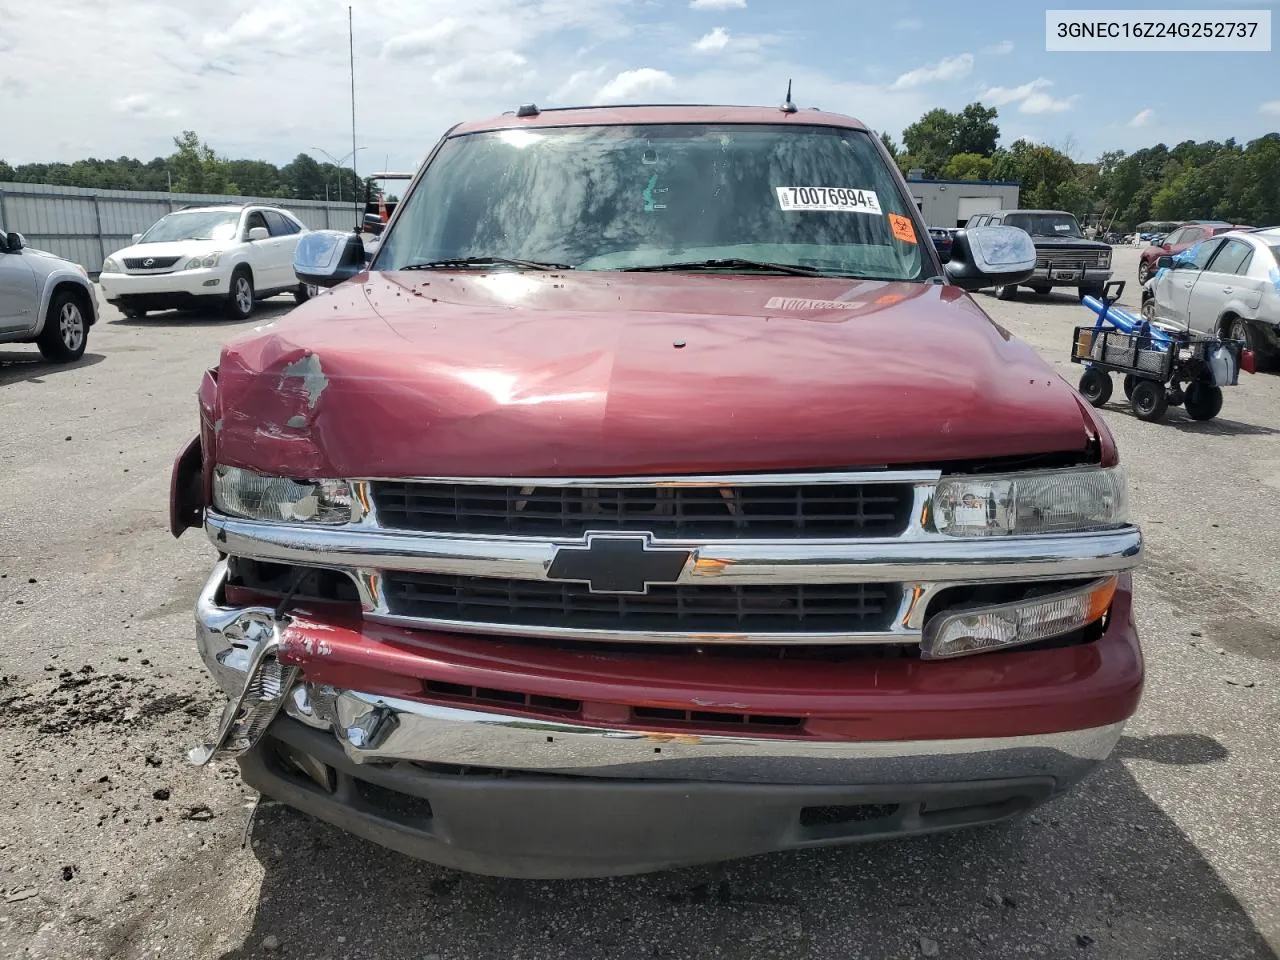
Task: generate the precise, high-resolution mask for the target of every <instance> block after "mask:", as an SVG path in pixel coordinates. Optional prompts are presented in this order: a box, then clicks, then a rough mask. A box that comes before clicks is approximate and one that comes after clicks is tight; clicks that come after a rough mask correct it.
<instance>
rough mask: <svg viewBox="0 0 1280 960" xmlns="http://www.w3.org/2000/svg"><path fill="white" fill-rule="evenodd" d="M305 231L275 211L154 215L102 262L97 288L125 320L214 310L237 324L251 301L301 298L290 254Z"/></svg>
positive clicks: (235, 208) (245, 207) (233, 208)
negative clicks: (290, 296) (128, 242)
mask: <svg viewBox="0 0 1280 960" xmlns="http://www.w3.org/2000/svg"><path fill="white" fill-rule="evenodd" d="M306 233H307V228H306V227H305V226H303V224H302V221H300V220H299V219H298V218H297V217H295V216H294V215H293V214H292V213H290V212H289V211H288V210H284V209H281V208H280V207H274V206H270V205H266V204H258V203H248V204H229V205H226V206H200V207H189V208H185V209H182V210H177V211H175V212H173V213H170V214H168V215H167V216H164V217H161V218H160V219H159V220H157V221H156V222H155V223H154V224H152V225H151V227H150V229H148V230H147V232H146V233H142V234H138V235H136V236H135V237H134V239H133V244H132V245H131V246H128V247H125V248H124V249H123V250H117V251H116V252H115V253H113V254H111V256H109V257H107V259H106V260H105V261H103V264H102V272H101V273H100V274H99V275H98V285H99V286H100V287H101V288H102V294H103V296H104V297H105V298H106V300H107V302H108V303H110V304H111V305H112V306H114V307H116V308H117V309H119V310H120V312H121V313H123V314H124V315H125V316H126V317H131V318H138V317H143V316H146V314H147V311H148V310H173V309H202V308H210V307H220V308H222V309H224V310H225V311H226V312H227V314H228V315H230V316H231V317H232V318H233V319H237V320H243V319H246V318H247V317H249V316H250V315H251V314H252V313H253V307H254V303H255V302H256V301H258V300H263V299H266V298H267V297H272V296H275V295H276V294H279V293H292V294H293V296H294V299H295V300H296V301H297V302H298V303H303V302H305V301H306V299H307V298H308V296H309V295H310V294H309V291H308V290H307V288H306V285H305V284H301V283H299V282H298V278H297V277H295V276H294V274H293V252H294V250H295V249H296V248H297V246H298V241H299V240H300V239H301V238H302V237H303V236H304V235H305V234H306Z"/></svg>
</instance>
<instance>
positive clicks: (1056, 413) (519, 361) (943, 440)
mask: <svg viewBox="0 0 1280 960" xmlns="http://www.w3.org/2000/svg"><path fill="white" fill-rule="evenodd" d="M214 407H215V408H214V409H209V410H206V416H207V417H208V418H209V420H210V423H211V426H212V427H213V431H212V432H213V435H214V437H215V438H216V439H215V442H216V444H217V454H216V455H217V459H218V460H219V461H220V462H222V463H229V464H234V465H239V466H245V467H250V468H255V469H258V470H261V471H264V472H271V473H281V474H286V475H292V476H307V477H322V476H324V477H404V476H422V477H427V476H492V477H510V476H526V477H536V476H544V477H550V476H567V475H581V476H609V475H623V474H652V473H674V474H689V473H716V472H728V471H766V470H792V469H806V468H807V469H813V468H840V467H862V466H878V465H893V464H899V465H906V464H928V463H936V462H940V461H947V460H961V459H966V460H967V459H975V458H994V457H1004V456H1015V455H1029V454H1037V453H1056V452H1062V451H1074V450H1083V449H1084V448H1085V447H1086V444H1087V433H1086V425H1085V419H1084V416H1083V414H1082V411H1081V408H1080V406H1079V403H1078V401H1077V399H1076V397H1075V393H1074V391H1073V390H1072V389H1071V387H1070V386H1068V385H1067V384H1066V383H1065V382H1064V381H1063V380H1062V379H1061V378H1060V377H1058V376H1057V375H1056V374H1054V373H1053V372H1052V371H1051V370H1050V369H1049V368H1048V366H1047V365H1046V364H1045V363H1044V362H1043V361H1041V360H1040V358H1039V357H1038V356H1037V355H1036V354H1035V353H1034V351H1032V350H1031V349H1030V348H1029V347H1027V346H1026V345H1025V344H1023V343H1021V342H1020V341H1018V340H1015V339H1012V338H1011V337H1010V335H1009V334H1008V333H1007V332H1005V331H1004V330H1002V329H1001V328H999V327H997V326H996V325H995V324H994V323H992V322H991V320H990V319H989V318H988V317H987V316H986V315H985V314H984V313H983V312H982V311H981V310H980V309H978V307H977V306H976V305H975V304H974V303H973V301H972V300H971V299H970V298H969V297H968V296H967V295H965V294H964V293H963V292H961V291H960V290H958V289H956V288H954V287H948V286H943V285H938V284H907V283H883V282H873V281H853V280H847V279H825V278H823V279H810V278H806V277H775V276H767V277H766V276H734V275H695V276H690V275H678V274H619V273H583V274H574V273H571V272H565V273H563V274H553V273H536V272H520V273H516V272H499V273H488V274H479V273H474V272H459V273H440V272H430V273H425V272H405V273H397V274H371V275H369V276H368V277H366V278H362V280H361V279H360V278H358V279H357V280H356V281H351V282H349V283H346V284H343V285H342V286H340V287H337V288H335V289H334V290H333V291H330V292H327V293H325V294H324V295H322V296H319V297H316V298H314V299H312V300H311V301H310V302H309V303H307V304H305V305H304V306H301V307H299V308H298V309H296V310H294V311H293V312H291V313H290V314H289V315H288V316H286V317H285V318H283V319H281V320H280V321H278V322H276V323H273V324H269V325H267V326H265V327H260V328H258V329H256V330H255V331H253V332H252V333H250V334H248V335H246V336H242V337H240V338H239V339H237V340H234V341H232V342H230V343H229V344H227V345H226V346H225V347H224V349H223V354H222V361H221V364H220V368H219V373H218V389H217V394H216V400H215V403H214Z"/></svg>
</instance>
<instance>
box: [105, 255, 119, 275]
mask: <svg viewBox="0 0 1280 960" xmlns="http://www.w3.org/2000/svg"><path fill="white" fill-rule="evenodd" d="M102 272H103V273H123V272H124V271H123V270H121V269H120V263H119V261H118V260H116V258H115V257H107V259H105V260H103V261H102Z"/></svg>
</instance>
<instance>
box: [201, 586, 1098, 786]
mask: <svg viewBox="0 0 1280 960" xmlns="http://www.w3.org/2000/svg"><path fill="white" fill-rule="evenodd" d="M225 577H226V565H225V563H219V564H218V566H217V568H216V569H215V571H214V573H213V576H212V577H210V579H209V581H208V583H207V584H206V586H205V589H204V590H203V592H202V593H201V595H200V599H199V601H198V604H197V611H196V632H197V641H198V644H199V648H200V654H201V656H202V657H203V659H204V662H205V664H206V665H207V666H208V667H209V670H210V672H211V673H212V674H213V676H214V678H215V679H216V680H217V682H218V684H219V686H221V687H222V689H223V691H224V692H225V693H226V694H227V695H228V697H230V698H231V699H232V701H233V702H236V701H239V700H241V699H243V698H244V695H245V691H246V690H247V689H252V690H253V691H255V693H254V696H253V697H251V698H249V699H250V706H251V707H254V708H255V709H258V710H259V711H260V713H259V715H258V716H256V717H252V716H251V717H248V718H246V719H244V720H242V722H240V723H239V726H238V727H237V730H238V731H239V736H238V738H237V737H236V736H233V735H231V734H228V733H226V732H225V731H224V732H222V733H220V734H219V735H218V736H217V737H215V742H213V743H212V744H210V747H209V754H208V756H205V757H204V759H205V760H207V759H208V758H209V756H224V757H233V756H238V755H241V754H243V753H244V752H245V751H246V750H248V749H250V748H251V747H252V746H253V742H254V741H255V740H256V738H257V737H258V736H260V735H261V734H262V732H263V731H264V730H265V728H266V723H268V722H270V720H271V718H273V717H274V716H275V714H276V712H277V710H279V709H280V708H281V707H283V713H284V714H286V715H287V716H289V717H292V718H293V719H295V720H297V721H299V722H301V723H303V724H305V725H307V726H309V727H312V728H315V729H318V730H321V731H331V732H332V733H333V735H334V737H335V738H336V740H337V742H338V744H339V745H340V746H341V748H342V750H343V752H344V753H345V754H346V756H347V758H348V759H349V760H350V761H352V762H354V763H356V764H365V765H379V764H394V763H398V762H401V761H409V762H414V763H432V764H446V765H450V766H458V767H480V768H489V769H502V770H518V771H524V772H536V773H545V774H572V775H577V776H586V777H602V778H631V779H662V780H696V781H707V782H737V783H790V784H922V783H940V782H952V781H969V780H978V779H999V778H1010V777H1046V776H1047V777H1052V778H1053V779H1054V781H1055V782H1056V784H1057V789H1058V790H1061V789H1063V788H1065V787H1066V786H1067V785H1069V784H1071V783H1072V782H1074V781H1076V780H1078V779H1080V778H1081V777H1082V776H1084V775H1085V774H1087V773H1088V772H1089V771H1090V770H1091V769H1092V768H1093V767H1094V766H1096V765H1097V764H1098V763H1099V762H1100V761H1101V760H1103V759H1104V758H1105V757H1106V756H1107V755H1108V754H1109V753H1110V752H1111V750H1112V749H1113V747H1114V746H1115V744H1116V742H1117V741H1118V740H1119V738H1120V734H1121V731H1122V729H1123V727H1124V724H1123V723H1111V724H1107V725H1105V726H1099V727H1092V728H1087V729H1082V730H1071V731H1065V732H1057V733H1047V734H1040V735H1034V736H1016V737H988V738H973V739H955V740H903V741H847V740H846V741H832V740H815V739H805V738H790V739H788V738H782V737H777V738H769V737H750V736H742V737H739V736H705V735H703V736H694V735H687V734H680V733H673V732H671V731H662V732H659V731H643V730H632V729H627V730H617V729H610V728H608V727H602V726H592V725H587V724H576V723H565V722H559V721H554V720H548V719H539V718H529V717H520V716H509V715H505V714H498V713H491V712H487V711H482V710H471V709H460V708H455V707H446V706H439V705H432V704H425V703H419V702H416V701H410V700H404V699H397V698H391V697H381V696H376V695H372V694H368V693H363V692H361V691H358V690H340V689H336V688H334V687H330V686H326V685H320V684H314V683H310V682H307V681H306V680H305V678H302V679H298V680H297V682H294V681H295V678H294V676H293V675H292V674H289V676H288V679H287V681H286V685H285V687H284V688H280V686H279V684H278V683H275V684H274V685H273V683H265V684H264V683H263V679H262V676H261V673H262V671H264V670H271V669H275V670H276V671H277V673H278V674H280V675H283V673H281V672H280V671H279V667H278V664H276V661H275V660H274V655H273V652H272V651H273V650H274V648H275V646H276V645H277V644H278V642H279V638H280V635H281V631H282V630H285V629H287V620H276V619H275V618H274V616H273V611H271V610H270V609H268V608H264V607H245V608H233V607H227V606H224V605H222V604H221V603H220V601H219V598H220V596H221V593H222V587H223V582H224V580H225ZM263 688H266V692H267V694H275V696H263V695H262V692H261V691H262V690H263ZM224 725H225V718H224ZM220 729H221V728H220ZM245 730H249V731H251V734H250V735H249V736H246V735H244V731H245Z"/></svg>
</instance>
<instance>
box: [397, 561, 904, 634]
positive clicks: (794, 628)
mask: <svg viewBox="0 0 1280 960" xmlns="http://www.w3.org/2000/svg"><path fill="white" fill-rule="evenodd" d="M385 591H386V601H387V606H388V612H390V613H391V614H393V615H395V616H404V617H413V618H418V619H432V620H449V621H456V622H460V623H480V624H484V623H493V624H501V625H507V626H526V627H565V628H570V629H580V630H618V631H626V630H646V631H655V632H731V633H737V632H778V633H789V632H790V633H813V632H836V633H856V632H867V631H880V630H884V629H886V628H887V627H888V626H889V624H890V622H891V620H892V619H893V616H894V613H895V612H896V610H897V607H898V601H899V599H900V597H901V591H902V588H901V586H900V585H898V584H885V583H842V584H820V585H810V586H803V585H800V584H750V585H748V584H742V585H735V586H722V585H716V586H701V585H690V584H677V585H657V586H652V587H650V588H649V592H648V593H647V594H607V593H591V591H590V589H589V588H588V586H587V585H586V584H578V583H567V582H557V581H542V580H511V579H501V578H490V577H463V576H454V575H450V574H427V573H410V572H406V571H389V572H388V573H387V574H386V578H385Z"/></svg>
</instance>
